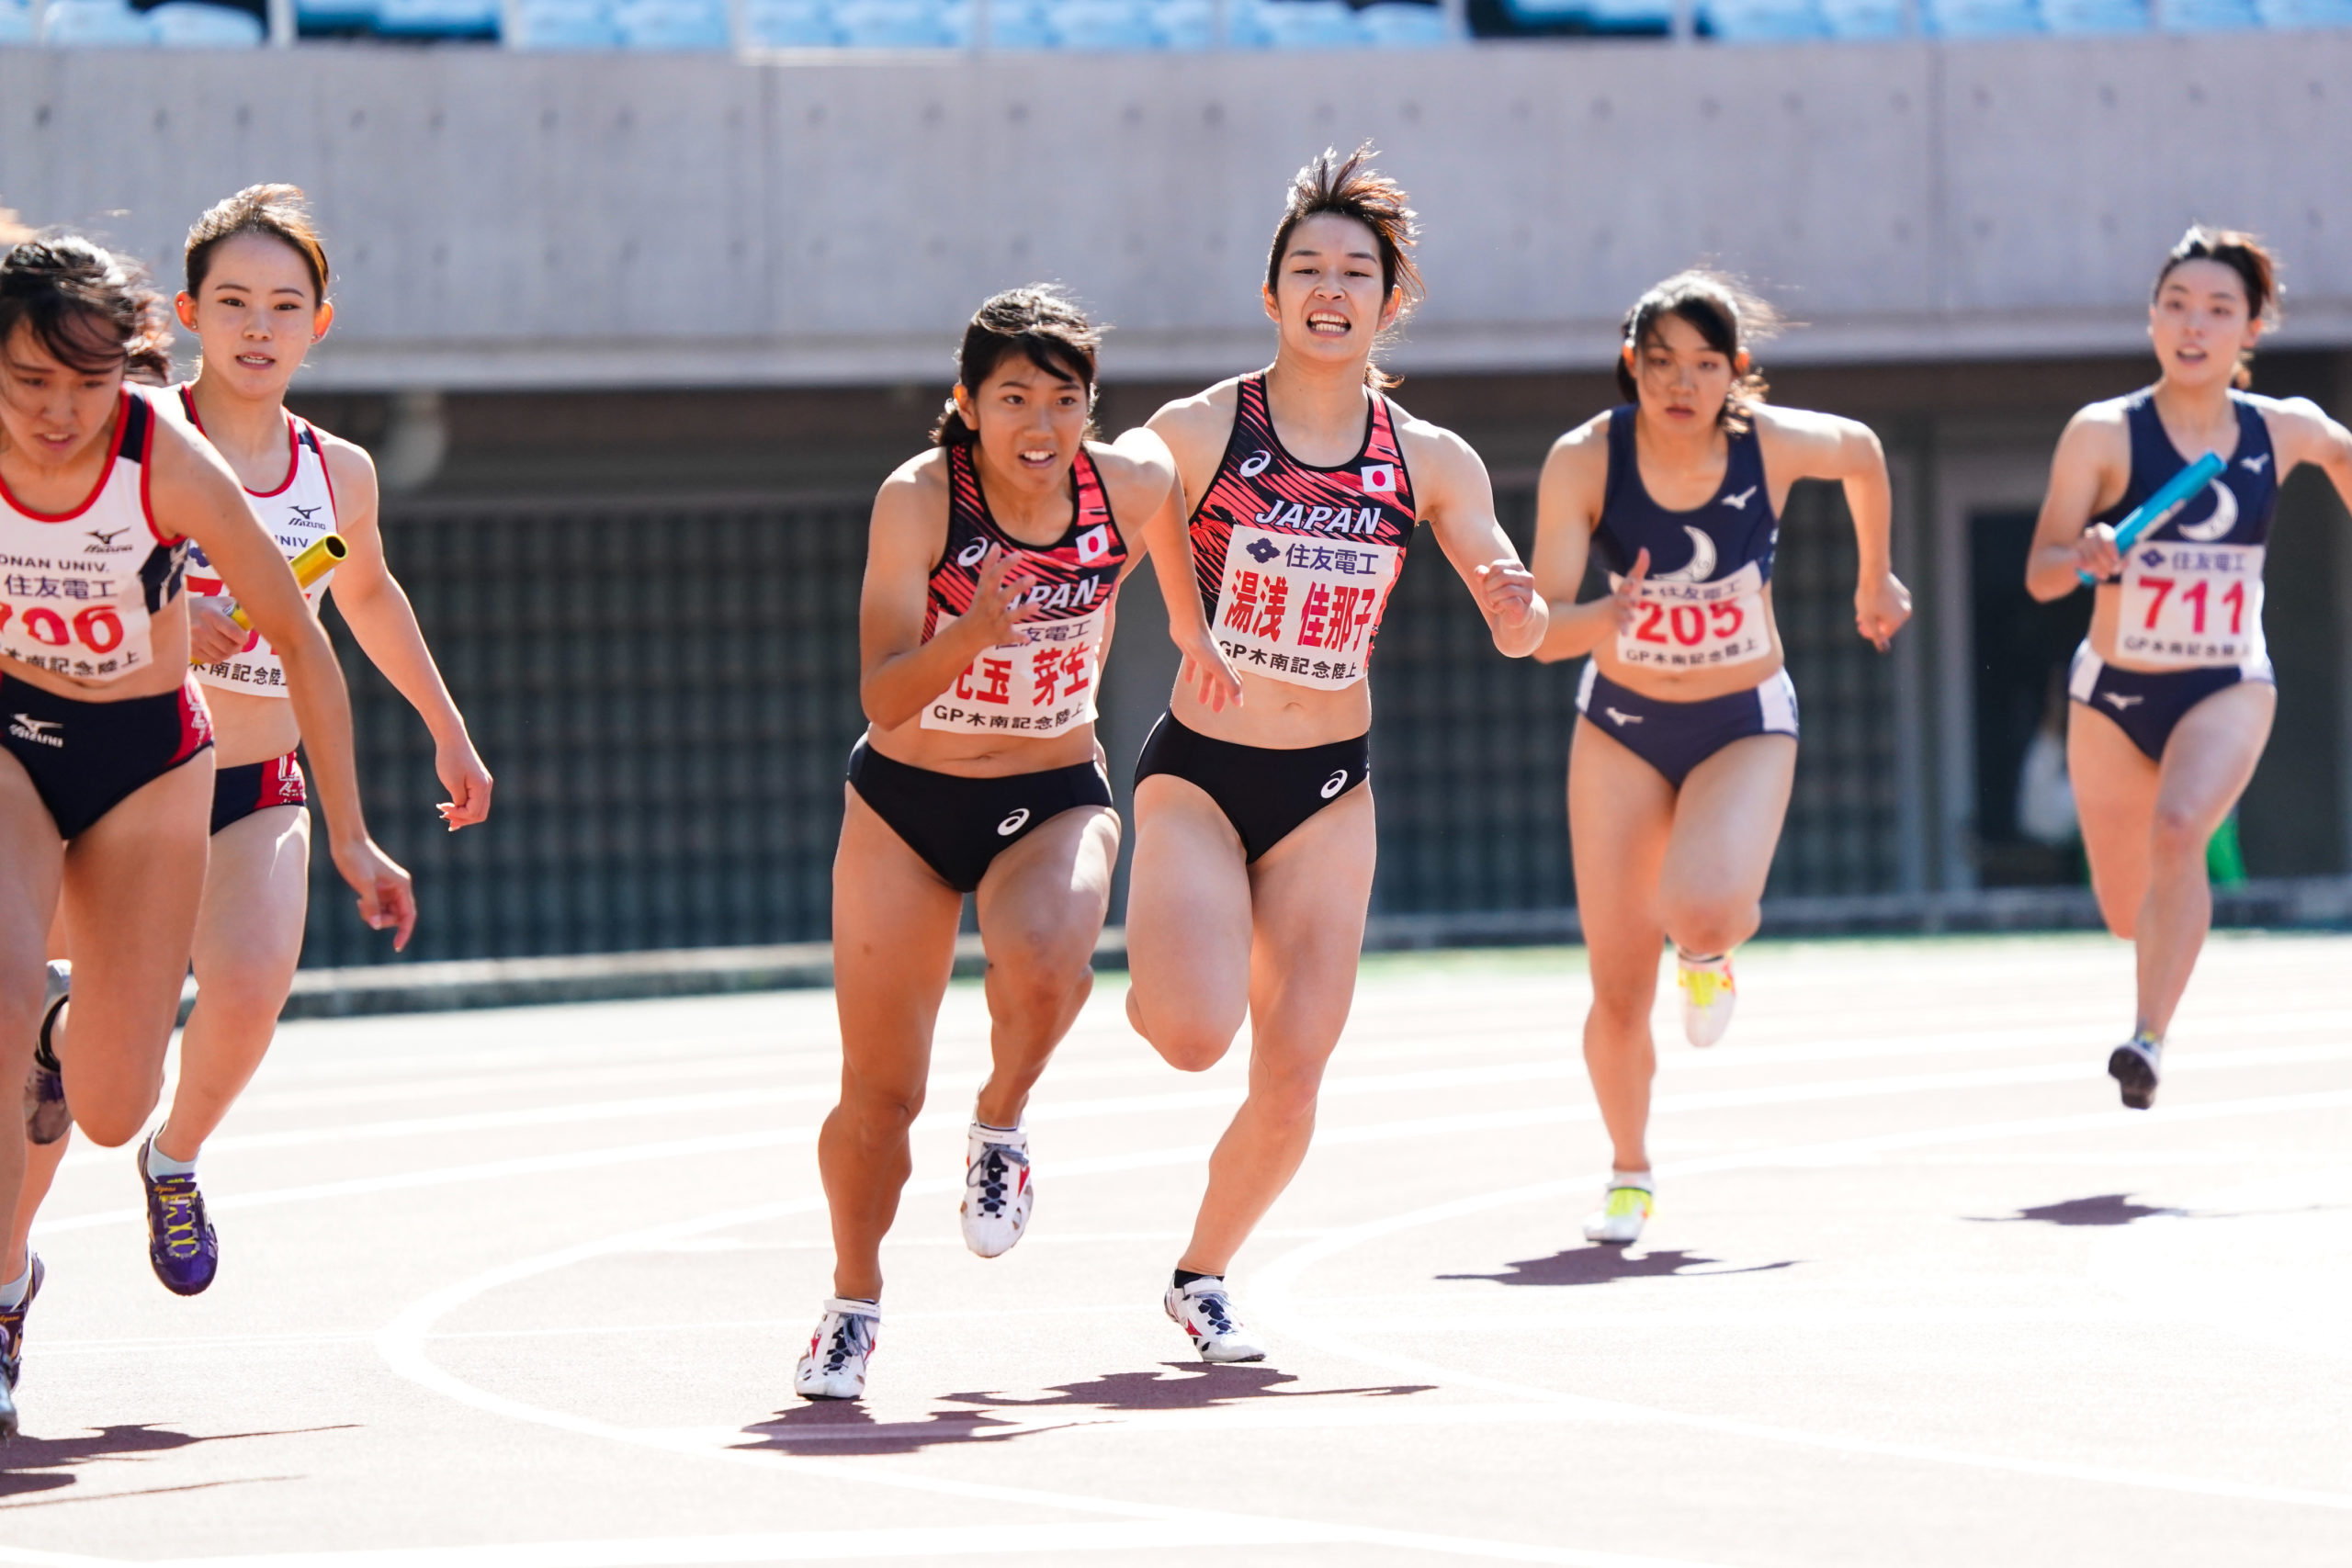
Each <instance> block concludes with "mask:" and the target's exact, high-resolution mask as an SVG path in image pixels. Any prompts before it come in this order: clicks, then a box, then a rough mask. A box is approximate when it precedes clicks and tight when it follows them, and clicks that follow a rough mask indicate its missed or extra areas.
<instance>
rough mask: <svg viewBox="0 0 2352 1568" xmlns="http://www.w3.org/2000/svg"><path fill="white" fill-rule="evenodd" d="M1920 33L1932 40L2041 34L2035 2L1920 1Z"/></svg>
mask: <svg viewBox="0 0 2352 1568" xmlns="http://www.w3.org/2000/svg"><path fill="white" fill-rule="evenodd" d="M1919 30H1920V31H1922V32H1924V33H1927V34H1928V36H1930V37H1932V38H2015V37H2017V36H2018V34H2020V33H2038V32H2040V31H2041V13H2040V12H2039V11H2037V10H2036V9H2035V8H2034V0H1920V5H1919Z"/></svg>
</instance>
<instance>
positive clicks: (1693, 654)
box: [1609, 561, 1772, 670]
mask: <svg viewBox="0 0 2352 1568" xmlns="http://www.w3.org/2000/svg"><path fill="white" fill-rule="evenodd" d="M1623 581H1625V580H1624V579H1623V577H1621V576H1619V575H1617V574H1616V573H1615V572H1611V573H1610V576H1609V586H1610V588H1611V591H1612V592H1613V591H1614V590H1615V589H1616V588H1617V587H1618V586H1619V585H1620V584H1621V583H1623ZM1771 651H1772V635H1771V630H1770V627H1769V626H1766V625H1765V622H1764V570H1763V568H1761V567H1760V566H1758V565H1757V563H1756V562H1754V561H1749V562H1748V563H1747V565H1746V566H1743V567H1741V568H1740V569H1739V570H1737V571H1736V572H1733V573H1732V574H1731V575H1730V576H1729V577H1725V578H1721V579H1719V580H1717V581H1713V582H1661V581H1658V580H1657V578H1654V577H1653V578H1647V579H1645V580H1644V581H1643V583H1642V588H1641V594H1640V597H1639V598H1637V599H1636V600H1635V601H1634V624H1633V626H1631V627H1630V628H1629V629H1627V630H1624V631H1621V632H1619V633H1618V634H1617V660H1618V662H1619V663H1621V664H1637V665H1641V666H1643V667H1645V668H1647V669H1651V670H1700V669H1709V668H1713V667H1714V666H1717V665H1723V664H1745V663H1747V661H1748V660H1751V659H1762V658H1764V657H1765V656H1766V655H1768V654H1770V652H1771Z"/></svg>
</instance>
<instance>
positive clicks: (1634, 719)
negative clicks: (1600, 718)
mask: <svg viewBox="0 0 2352 1568" xmlns="http://www.w3.org/2000/svg"><path fill="white" fill-rule="evenodd" d="M1600 711H1601V712H1603V713H1605V714H1607V715H1608V716H1610V717H1611V719H1613V720H1615V721H1616V722H1617V723H1619V724H1639V723H1641V722H1642V716H1641V715H1640V714H1637V713H1620V712H1618V711H1617V710H1616V709H1615V708H1612V707H1603V708H1602V709H1601V710H1600Z"/></svg>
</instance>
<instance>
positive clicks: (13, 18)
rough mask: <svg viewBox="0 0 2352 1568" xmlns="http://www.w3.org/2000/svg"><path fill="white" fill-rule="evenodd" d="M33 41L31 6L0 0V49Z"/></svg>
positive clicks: (13, 0)
mask: <svg viewBox="0 0 2352 1568" xmlns="http://www.w3.org/2000/svg"><path fill="white" fill-rule="evenodd" d="M32 41H33V8H32V7H31V6H19V5H17V4H16V3H15V0H0V49H6V48H7V47H8V46H9V45H10V44H25V43H30V42H32Z"/></svg>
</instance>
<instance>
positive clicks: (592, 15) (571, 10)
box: [521, 0, 621, 49]
mask: <svg viewBox="0 0 2352 1568" xmlns="http://www.w3.org/2000/svg"><path fill="white" fill-rule="evenodd" d="M522 24H523V37H522V40H521V42H522V45H523V47H524V48H526V49H618V48H619V47H620V42H621V35H620V31H619V29H618V28H615V27H614V25H613V14H612V10H611V8H610V7H609V6H606V5H605V3H604V0H522Z"/></svg>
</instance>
